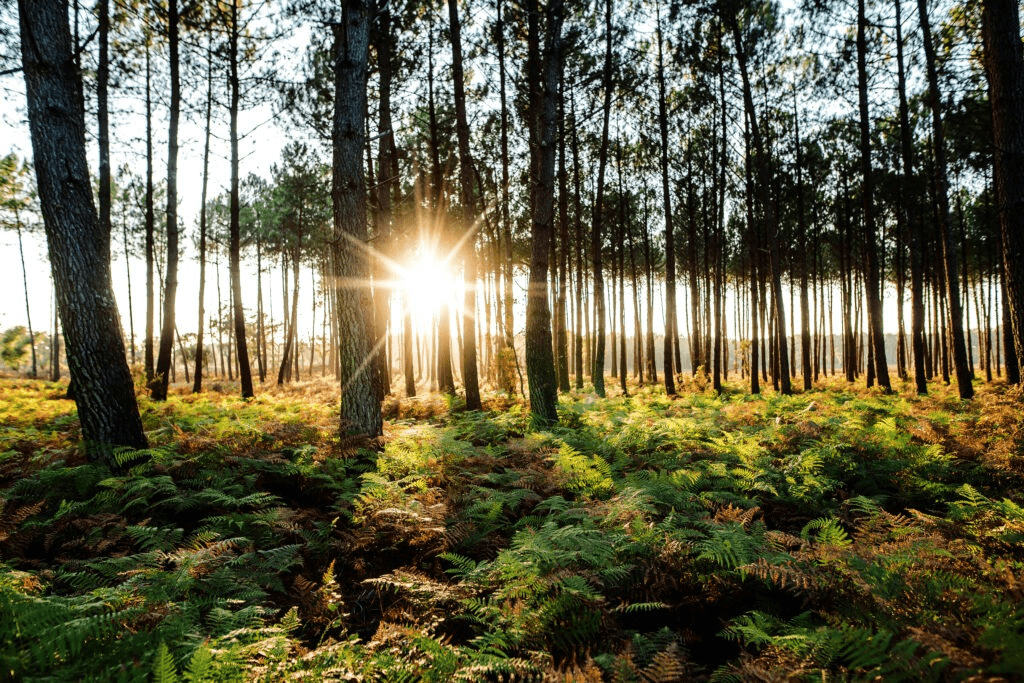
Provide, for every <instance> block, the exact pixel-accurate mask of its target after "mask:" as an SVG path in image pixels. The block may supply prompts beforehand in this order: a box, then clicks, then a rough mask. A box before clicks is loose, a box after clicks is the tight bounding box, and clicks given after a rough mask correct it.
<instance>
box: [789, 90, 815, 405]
mask: <svg viewBox="0 0 1024 683" xmlns="http://www.w3.org/2000/svg"><path fill="white" fill-rule="evenodd" d="M793 123H794V128H793V131H794V135H795V138H796V139H795V143H796V144H795V147H796V206H797V208H796V210H797V214H796V216H797V224H798V228H797V230H798V232H799V234H800V238H799V239H800V366H801V367H802V368H803V373H802V374H803V376H804V391H810V390H811V373H812V369H811V307H810V299H809V296H808V290H807V274H808V273H807V270H808V268H807V221H806V216H805V214H804V179H803V163H802V160H801V150H800V111H799V109H798V108H797V103H796V89H795V88H794V90H793ZM794 345H795V342H794Z"/></svg>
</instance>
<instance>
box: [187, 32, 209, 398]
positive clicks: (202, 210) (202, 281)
mask: <svg viewBox="0 0 1024 683" xmlns="http://www.w3.org/2000/svg"><path fill="white" fill-rule="evenodd" d="M212 114H213V46H212V38H210V39H209V42H208V43H207V47H206V133H205V137H204V142H203V189H202V191H201V192H200V200H199V312H198V313H199V315H198V322H197V326H196V370H195V373H194V374H193V378H192V393H195V394H198V393H199V392H200V391H202V390H203V332H204V330H205V318H206V228H207V225H206V193H207V189H208V184H209V169H210V120H211V118H212Z"/></svg>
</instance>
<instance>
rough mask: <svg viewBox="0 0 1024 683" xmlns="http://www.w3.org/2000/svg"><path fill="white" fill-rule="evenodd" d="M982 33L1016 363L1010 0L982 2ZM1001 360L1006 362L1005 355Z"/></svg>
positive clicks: (1022, 266) (1022, 160)
mask: <svg viewBox="0 0 1024 683" xmlns="http://www.w3.org/2000/svg"><path fill="white" fill-rule="evenodd" d="M982 36H983V38H984V43H985V74H986V76H987V77H988V91H989V102H990V104H991V107H992V128H993V131H994V133H995V179H996V183H995V184H996V202H997V210H998V212H999V225H1000V228H1001V230H1002V241H1003V278H1004V279H1005V281H1006V300H1007V307H1008V309H1009V316H1008V317H1009V320H1007V321H1006V322H1007V323H1009V325H1010V329H1011V330H1012V332H1013V345H1014V350H1015V352H1016V353H1015V356H1016V359H1017V360H1018V361H1019V360H1020V359H1022V358H1024V174H1022V173H1021V168H1024V57H1022V56H1021V47H1020V17H1019V9H1018V7H1017V2H1016V0H988V1H987V2H985V3H983V5H982ZM1007 361H1008V365H1009V354H1007ZM1017 379H1018V383H1019V381H1020V378H1019V377H1018V378H1017Z"/></svg>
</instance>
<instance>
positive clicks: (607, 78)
mask: <svg viewBox="0 0 1024 683" xmlns="http://www.w3.org/2000/svg"><path fill="white" fill-rule="evenodd" d="M612 5H613V0H605V12H604V16H605V22H604V24H605V51H604V69H603V71H602V76H601V87H602V89H603V91H604V95H603V104H602V107H601V117H602V119H601V143H600V147H599V149H598V155H597V190H596V195H595V197H594V214H593V221H592V226H593V227H592V228H591V233H590V251H591V259H592V260H593V269H594V290H593V291H594V315H595V317H596V320H595V332H594V333H595V336H596V340H595V341H596V348H595V350H594V362H593V372H592V373H591V374H592V377H591V379H592V380H593V382H594V391H595V392H597V395H598V396H604V395H605V390H604V357H605V344H606V339H605V336H606V334H607V332H606V327H605V325H606V323H607V315H606V311H605V291H604V264H603V262H602V258H601V256H602V254H601V250H602V246H603V242H604V236H603V225H602V224H603V221H604V185H605V173H606V171H607V167H608V124H609V121H610V119H611V113H612Z"/></svg>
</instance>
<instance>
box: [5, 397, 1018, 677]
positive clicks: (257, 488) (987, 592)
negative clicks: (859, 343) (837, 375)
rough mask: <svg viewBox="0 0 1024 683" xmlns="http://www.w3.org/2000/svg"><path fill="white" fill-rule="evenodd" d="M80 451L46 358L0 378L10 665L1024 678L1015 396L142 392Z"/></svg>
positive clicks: (201, 670) (103, 670)
mask: <svg viewBox="0 0 1024 683" xmlns="http://www.w3.org/2000/svg"><path fill="white" fill-rule="evenodd" d="M140 402H141V407H142V414H143V419H144V423H145V427H146V429H147V433H148V435H149V437H150V441H151V444H152V448H151V449H149V450H148V451H145V452H135V451H128V450H125V451H122V452H120V453H119V454H118V464H119V467H118V469H117V470H116V471H112V470H109V469H106V468H104V467H101V466H99V465H95V464H91V463H88V462H86V461H85V460H84V458H83V456H82V454H81V449H80V444H79V442H78V435H77V422H76V420H75V415H74V406H73V404H72V403H71V402H69V401H67V400H64V399H63V390H62V387H61V386H60V385H54V384H45V383H41V382H5V383H4V384H3V385H0V418H2V419H0V425H2V426H0V615H3V618H2V619H0V677H2V678H3V679H5V680H26V681H77V680H103V681H149V680H153V681H277V680H285V679H289V680H291V679H296V680H316V681H321V680H336V681H360V680H361V681H454V680H465V681H511V680H536V681H542V680H543V681H637V682H640V681H644V682H652V681H678V680H710V681H773V680H808V681H811V680H814V681H821V680H829V681H832V680H837V681H838V680H843V681H874V680H885V681H890V680H907V681H919V680H920V681H961V680H963V681H967V680H969V681H999V680H1020V677H1021V672H1022V671H1024V600H1022V599H1024V585H1022V583H1021V582H1020V579H1019V578H1018V577H1020V576H1021V575H1022V570H1024V566H1022V563H1024V551H1022V548H1024V545H1022V541H1024V505H1022V498H1021V493H1020V491H1021V490H1022V488H1021V484H1022V480H1024V467H1022V452H1021V448H1022V443H1024V441H1022V420H1024V418H1022V417H1021V414H1020V410H1019V406H1020V403H1021V398H1020V394H1019V393H1018V392H1016V391H1013V390H1007V389H1006V388H1005V387H995V388H983V389H981V390H980V392H979V397H978V398H977V399H976V400H975V401H973V402H970V403H964V402H960V401H959V400H958V399H956V398H955V396H953V395H951V394H949V393H948V392H946V391H945V390H944V389H943V388H941V387H936V388H935V390H934V391H933V395H932V396H931V397H926V398H919V397H916V396H914V397H910V396H892V397H886V396H881V395H878V394H872V393H867V392H862V391H858V390H854V389H852V388H851V387H849V386H848V385H845V384H835V385H832V386H828V387H822V388H821V389H820V390H818V391H815V392H808V393H805V394H802V395H798V396H791V397H783V396H777V395H770V394H769V395H765V396H759V397H755V396H750V395H747V394H745V393H743V392H740V391H732V392H726V393H723V394H722V395H721V396H715V395H713V394H711V393H710V392H702V393H690V394H684V395H682V396H680V397H678V398H675V399H671V400H670V399H668V398H667V397H666V396H665V395H664V393H663V392H661V391H659V390H657V389H652V388H650V387H642V388H636V391H634V392H633V395H632V396H631V397H616V398H609V399H604V400H594V398H593V397H592V396H590V395H588V394H585V393H573V394H569V395H566V396H563V397H562V401H561V404H560V420H559V423H558V424H557V425H555V426H552V427H549V428H546V429H545V430H542V431H538V430H537V429H535V428H534V427H533V426H532V425H531V422H530V419H529V413H528V411H527V410H526V409H525V408H524V407H523V406H522V405H520V404H518V403H515V402H514V401H510V400H509V399H507V398H497V397H495V398H494V399H492V403H490V404H489V410H488V411H485V412H481V413H472V412H470V413H467V412H458V410H454V411H453V409H452V408H451V406H450V404H446V403H445V402H444V401H442V400H440V399H420V400H419V401H418V402H408V403H403V402H402V401H398V400H393V401H392V402H391V403H390V404H389V415H390V416H391V421H390V422H389V423H388V425H387V429H386V435H385V438H384V439H383V440H382V441H381V442H379V443H371V442H368V441H365V440H359V439H351V438H344V439H339V438H338V436H337V432H336V429H335V424H336V420H337V409H336V403H337V393H336V390H333V389H332V388H331V387H328V386H327V385H322V384H319V383H310V384H308V385H304V386H301V387H298V388H296V389H292V390H285V391H280V390H275V391H273V392H268V393H266V394H264V395H263V396H261V397H260V398H257V399H256V400H253V401H249V402H243V401H241V400H239V399H236V398H233V397H228V396H224V395H221V394H219V393H216V392H213V393H209V394H203V395H200V396H192V395H186V394H181V395H175V396H172V397H171V399H170V400H169V401H167V402H166V403H163V404H154V403H151V402H149V401H148V400H147V399H145V398H140Z"/></svg>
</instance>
